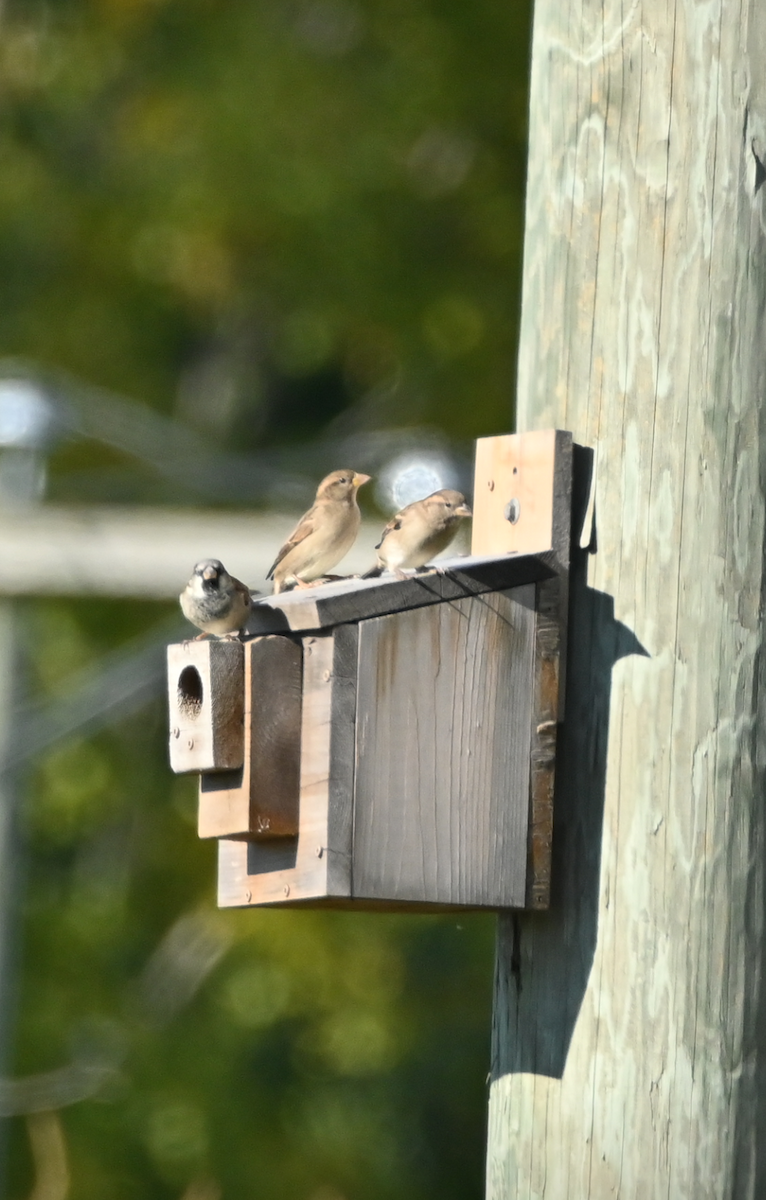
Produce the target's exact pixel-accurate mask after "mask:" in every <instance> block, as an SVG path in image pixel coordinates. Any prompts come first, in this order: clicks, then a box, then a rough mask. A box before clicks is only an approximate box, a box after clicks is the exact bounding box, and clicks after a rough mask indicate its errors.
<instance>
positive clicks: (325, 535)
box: [266, 470, 370, 595]
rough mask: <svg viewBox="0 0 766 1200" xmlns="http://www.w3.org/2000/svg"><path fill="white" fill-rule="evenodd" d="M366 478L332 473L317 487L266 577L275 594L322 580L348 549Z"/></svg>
mask: <svg viewBox="0 0 766 1200" xmlns="http://www.w3.org/2000/svg"><path fill="white" fill-rule="evenodd" d="M369 478H370V477H369V475H359V474H358V473H357V472H356V471H351V470H347V471H333V472H332V474H331V475H328V476H327V477H326V478H325V479H323V480H322V482H321V483H320V485H319V487H318V488H317V494H316V499H315V501H314V503H313V505H312V506H311V508H310V509H309V511H308V512H307V513H305V514H304V516H302V517H301V519H300V521H299V522H298V524H297V525H296V527H295V529H294V530H293V532H292V533H291V534H290V537H289V538H288V539H287V541H286V542H285V544H284V546H283V547H282V549H281V550H280V551H279V554H278V555H277V557H276V559H275V560H274V563H273V566H272V567H271V570H270V571H269V573H268V575H267V576H266V578H267V579H270V578H271V577H272V576H273V577H274V594H275V595H277V594H278V593H279V592H282V591H284V589H285V587H286V586H289V585H291V584H297V586H298V587H301V586H303V585H305V584H308V583H313V582H314V580H316V579H321V578H322V576H323V575H326V574H327V572H328V571H331V570H332V568H333V567H334V566H335V564H336V563H339V562H340V560H341V559H342V558H343V556H344V555H345V554H346V553H347V552H348V551H349V550H350V549H351V547H352V546H353V544H354V541H355V539H356V535H357V533H358V532H359V525H360V522H361V520H362V514H361V513H360V511H359V505H358V504H357V502H356V493H357V491H358V489H359V488H360V487H361V486H362V484H363V483H367V481H368V480H369Z"/></svg>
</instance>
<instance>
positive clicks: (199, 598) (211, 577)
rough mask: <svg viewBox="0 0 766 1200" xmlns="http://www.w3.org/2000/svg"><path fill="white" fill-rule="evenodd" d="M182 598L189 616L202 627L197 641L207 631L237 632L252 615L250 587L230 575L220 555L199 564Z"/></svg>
mask: <svg viewBox="0 0 766 1200" xmlns="http://www.w3.org/2000/svg"><path fill="white" fill-rule="evenodd" d="M179 600H180V601H181V610H182V612H183V614H184V616H185V617H186V619H187V620H188V621H191V623H192V625H196V626H197V628H198V629H201V630H202V633H200V634H199V635H198V638H197V640H199V638H203V637H204V636H205V634H206V633H214V634H215V635H216V636H217V637H223V636H224V634H227V633H237V632H238V631H241V630H242V629H244V627H245V625H246V624H247V618H248V617H249V616H250V589H249V588H247V587H245V585H244V583H241V582H240V580H239V579H235V578H234V577H233V576H232V575H229V573H228V571H227V570H226V569H225V568H224V565H223V563H221V562H219V561H218V559H217V558H205V559H203V560H202V562H198V563H197V565H196V567H195V568H194V574H193V575H192V577H191V579H190V580H189V582H188V583H187V585H186V587H185V588H184V590H183V591H182V592H181V595H180V596H179Z"/></svg>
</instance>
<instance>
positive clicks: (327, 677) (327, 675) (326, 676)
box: [322, 671, 332, 683]
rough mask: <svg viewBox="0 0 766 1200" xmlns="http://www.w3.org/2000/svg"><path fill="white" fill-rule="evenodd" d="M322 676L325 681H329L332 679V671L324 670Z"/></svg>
mask: <svg viewBox="0 0 766 1200" xmlns="http://www.w3.org/2000/svg"><path fill="white" fill-rule="evenodd" d="M322 678H323V679H324V681H325V683H329V682H330V680H331V679H332V671H323V672H322Z"/></svg>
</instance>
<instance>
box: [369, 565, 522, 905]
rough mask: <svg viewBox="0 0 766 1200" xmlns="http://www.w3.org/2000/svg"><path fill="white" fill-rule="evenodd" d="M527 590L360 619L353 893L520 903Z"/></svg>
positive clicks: (471, 902)
mask: <svg viewBox="0 0 766 1200" xmlns="http://www.w3.org/2000/svg"><path fill="white" fill-rule="evenodd" d="M534 633H535V613H534V586H532V585H530V586H527V587H526V588H520V589H515V590H514V591H512V592H505V593H493V594H492V595H490V596H487V597H484V598H483V599H480V600H477V599H469V600H465V599H463V600H458V601H455V602H453V603H451V604H442V605H439V606H437V607H435V608H425V609H415V610H413V611H411V612H406V613H398V614H394V615H391V616H386V617H382V618H378V619H375V620H372V621H366V622H364V623H363V624H362V626H361V627H360V634H359V637H360V643H359V689H358V708H357V769H356V787H355V806H354V856H353V881H352V887H353V894H354V897H360V898H368V899H384V898H385V899H387V900H390V901H393V902H402V901H408V900H409V901H418V902H430V903H441V904H450V903H451V904H468V905H474V906H487V907H512V906H514V905H522V904H523V903H524V899H525V885H526V868H527V826H528V799H529V749H530V727H531V708H532V688H531V680H532V658H533V649H534Z"/></svg>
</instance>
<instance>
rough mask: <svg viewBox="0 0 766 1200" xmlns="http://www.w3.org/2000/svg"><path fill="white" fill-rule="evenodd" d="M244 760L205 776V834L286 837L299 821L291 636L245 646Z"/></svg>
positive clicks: (297, 667)
mask: <svg viewBox="0 0 766 1200" xmlns="http://www.w3.org/2000/svg"><path fill="white" fill-rule="evenodd" d="M243 726H244V763H243V767H242V769H241V770H232V771H211V772H204V773H203V774H202V775H201V777H200V791H199V822H198V832H199V836H200V837H201V838H213V837H215V838H221V837H237V838H246V839H249V838H259V839H270V838H283V837H287V836H291V835H294V834H295V832H296V830H297V823H298V779H299V773H300V767H299V763H300V746H301V732H300V730H301V648H300V646H299V645H298V644H296V642H295V641H293V639H291V638H287V637H279V636H273V637H263V638H254V639H253V640H252V641H249V642H246V643H244V716H243Z"/></svg>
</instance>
